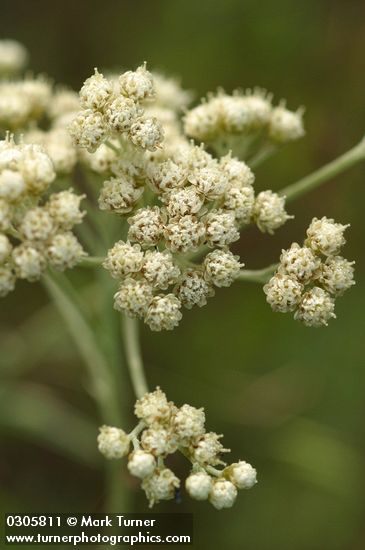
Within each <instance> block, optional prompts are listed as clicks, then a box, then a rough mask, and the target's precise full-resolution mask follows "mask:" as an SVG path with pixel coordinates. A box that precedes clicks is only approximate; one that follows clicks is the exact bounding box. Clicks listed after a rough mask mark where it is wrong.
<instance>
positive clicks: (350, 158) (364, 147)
mask: <svg viewBox="0 0 365 550" xmlns="http://www.w3.org/2000/svg"><path fill="white" fill-rule="evenodd" d="M362 160H365V138H363V139H362V140H361V142H360V143H359V144H358V145H355V147H353V148H352V149H350V150H349V151H347V152H346V153H344V154H343V155H341V156H340V157H338V158H337V159H335V160H333V161H331V162H329V163H328V164H326V165H325V166H322V168H319V170H316V171H315V172H313V173H312V174H310V175H309V176H306V177H304V178H302V179H300V180H299V181H297V182H296V183H292V184H291V185H288V186H287V187H284V189H282V190H281V191H280V195H283V196H285V197H286V200H287V201H290V200H293V199H296V198H298V197H300V196H301V195H303V194H304V193H307V192H308V191H311V190H312V189H315V188H316V187H318V186H319V185H321V184H322V183H324V182H326V181H327V180H329V179H331V178H333V177H334V176H337V175H338V174H341V172H344V171H345V170H347V169H348V168H351V167H352V166H354V165H355V164H357V163H358V162H360V161H362Z"/></svg>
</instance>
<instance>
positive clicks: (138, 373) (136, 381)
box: [122, 315, 148, 399]
mask: <svg viewBox="0 0 365 550" xmlns="http://www.w3.org/2000/svg"><path fill="white" fill-rule="evenodd" d="M122 335H123V342H124V348H125V354H126V359H127V365H128V369H129V374H130V377H131V381H132V386H133V389H134V392H135V394H136V397H137V398H138V399H139V398H140V397H142V396H143V395H144V394H145V393H147V392H148V386H147V381H146V376H145V373H144V368H143V360H142V355H141V349H140V343H139V330H138V320H137V319H131V318H130V317H127V316H126V315H124V316H123V317H122Z"/></svg>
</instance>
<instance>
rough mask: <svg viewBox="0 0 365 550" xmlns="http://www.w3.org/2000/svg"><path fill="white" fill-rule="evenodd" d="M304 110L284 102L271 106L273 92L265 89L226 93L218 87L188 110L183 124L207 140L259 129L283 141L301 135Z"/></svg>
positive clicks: (257, 131)
mask: <svg viewBox="0 0 365 550" xmlns="http://www.w3.org/2000/svg"><path fill="white" fill-rule="evenodd" d="M302 116H303V111H302V109H299V110H298V111H296V112H293V111H289V110H288V109H287V108H286V107H285V103H284V102H281V103H280V105H278V106H277V107H273V106H272V96H271V95H270V94H267V93H266V92H265V91H264V90H260V89H255V90H253V91H252V90H246V92H245V93H242V92H239V91H237V92H234V93H233V95H227V94H225V93H224V92H222V91H219V92H218V93H217V94H216V95H213V94H212V95H210V96H208V99H207V100H205V101H203V102H202V103H201V104H200V105H198V106H197V107H194V108H193V109H191V110H190V111H188V112H187V113H186V115H185V119H184V128H185V132H186V134H187V135H188V136H190V137H192V138H194V139H196V140H198V141H203V142H206V143H214V142H215V141H216V140H221V139H222V138H223V137H226V138H227V137H230V136H231V137H234V136H238V137H239V138H240V140H241V141H242V136H245V135H250V134H253V133H255V134H256V133H260V135H261V137H264V138H265V139H267V140H269V141H271V142H274V143H285V142H288V141H293V140H296V139H298V138H300V137H302V136H303V135H304V128H303V121H302Z"/></svg>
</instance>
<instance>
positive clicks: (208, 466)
mask: <svg viewBox="0 0 365 550" xmlns="http://www.w3.org/2000/svg"><path fill="white" fill-rule="evenodd" d="M135 415H136V416H137V418H138V419H139V424H138V425H137V426H136V428H135V429H134V430H132V432H130V433H129V434H126V433H125V432H124V431H123V430H121V429H119V428H115V427H109V426H102V427H101V428H100V434H99V436H98V448H99V451H100V452H101V453H102V454H103V455H104V456H105V457H106V458H109V459H118V458H122V457H123V456H127V455H128V470H129V472H130V473H131V474H132V475H134V476H136V477H138V478H139V479H141V481H142V484H141V486H142V489H143V490H144V492H145V493H146V497H147V499H148V501H149V503H150V506H153V505H154V504H157V503H158V502H160V501H161V500H171V499H173V498H174V497H175V494H176V491H177V490H178V489H179V488H180V484H181V481H180V479H179V478H178V477H177V476H176V475H175V474H174V472H173V471H172V470H171V469H170V468H167V467H166V465H165V463H164V460H165V459H166V457H168V456H169V455H171V454H173V453H175V452H176V451H180V452H181V453H182V454H183V455H184V456H185V457H186V458H187V459H188V460H189V461H190V462H191V465H192V468H191V472H190V474H189V476H188V477H187V479H186V480H185V488H186V491H187V493H188V494H189V496H190V497H191V498H193V499H195V500H209V501H210V503H211V504H212V505H213V506H214V507H215V508H217V509H218V510H220V509H222V508H230V507H231V506H232V505H233V504H234V502H235V500H236V497H237V491H238V490H239V489H250V488H251V487H253V486H254V485H255V483H256V470H255V469H254V468H253V467H252V466H251V465H250V464H248V463H247V462H244V461H239V462H237V463H233V464H230V465H229V466H227V465H226V464H225V462H223V461H222V454H223V453H227V452H229V450H228V449H225V448H224V447H223V445H222V443H221V442H220V439H221V438H222V436H221V435H218V434H216V433H215V432H207V431H206V429H205V414H204V410H203V409H196V408H195V407H192V406H191V405H183V406H182V407H180V408H178V407H176V405H175V404H174V403H172V402H170V401H168V400H167V398H166V395H165V394H164V392H162V391H161V389H160V388H157V389H156V390H155V391H154V392H151V393H147V394H145V395H144V396H143V397H142V398H141V399H139V400H138V401H137V402H136V404H135ZM131 444H132V446H133V450H132V452H130V446H131ZM216 466H222V468H220V469H217V468H216Z"/></svg>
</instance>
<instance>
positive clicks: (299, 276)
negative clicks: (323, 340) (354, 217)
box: [264, 217, 355, 327]
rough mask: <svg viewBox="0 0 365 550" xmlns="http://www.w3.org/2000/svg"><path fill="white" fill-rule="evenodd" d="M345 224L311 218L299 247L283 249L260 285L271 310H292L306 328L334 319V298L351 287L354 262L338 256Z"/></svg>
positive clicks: (294, 245)
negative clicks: (273, 268)
mask: <svg viewBox="0 0 365 550" xmlns="http://www.w3.org/2000/svg"><path fill="white" fill-rule="evenodd" d="M347 227H348V226H347V225H341V224H339V223H335V221H334V220H333V219H328V218H326V217H323V218H321V219H320V220H319V219H317V218H314V219H313V220H312V222H311V224H310V226H309V228H308V229H307V239H306V240H305V242H304V245H303V246H299V244H297V243H293V244H292V245H291V247H290V248H289V249H288V250H283V251H282V254H281V256H280V264H279V267H278V269H277V272H276V274H275V275H274V276H273V277H272V278H271V279H270V281H269V282H268V283H267V284H266V285H265V286H264V292H265V294H266V299H267V302H268V303H269V304H270V306H271V307H272V309H273V310H274V311H279V312H283V313H285V312H289V311H294V318H295V319H298V320H300V321H302V322H303V323H304V324H305V325H306V326H311V327H319V326H323V325H327V324H328V321H329V320H330V319H331V318H333V317H336V315H335V313H334V307H335V298H336V297H338V296H341V295H342V294H343V293H344V292H345V291H346V290H348V289H349V288H350V287H351V286H352V285H354V284H355V281H354V268H353V264H354V262H349V261H348V260H346V259H345V258H343V257H342V256H339V255H338V254H339V252H340V249H341V248H342V246H343V245H344V244H345V238H344V231H345V229H346V228H347Z"/></svg>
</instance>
